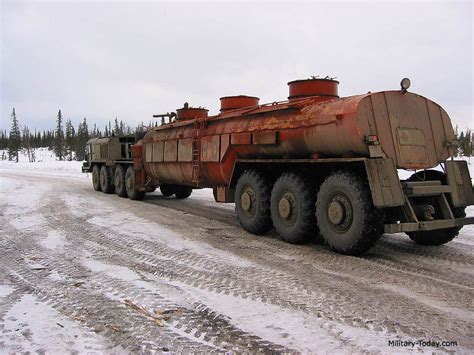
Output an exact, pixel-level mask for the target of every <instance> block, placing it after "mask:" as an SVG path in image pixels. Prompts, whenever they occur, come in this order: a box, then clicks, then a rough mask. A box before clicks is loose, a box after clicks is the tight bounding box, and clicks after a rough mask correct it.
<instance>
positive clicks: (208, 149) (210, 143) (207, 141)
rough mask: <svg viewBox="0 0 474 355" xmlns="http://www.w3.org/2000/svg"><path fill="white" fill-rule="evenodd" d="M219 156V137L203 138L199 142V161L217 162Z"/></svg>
mask: <svg viewBox="0 0 474 355" xmlns="http://www.w3.org/2000/svg"><path fill="white" fill-rule="evenodd" d="M219 154H220V136H218V135H215V136H207V137H203V138H202V141H201V161H202V162H218V161H219Z"/></svg>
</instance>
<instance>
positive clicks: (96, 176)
mask: <svg viewBox="0 0 474 355" xmlns="http://www.w3.org/2000/svg"><path fill="white" fill-rule="evenodd" d="M92 186H93V187H94V190H95V191H101V188H100V166H99V165H94V167H93V168H92Z"/></svg>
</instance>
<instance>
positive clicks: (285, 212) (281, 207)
mask: <svg viewBox="0 0 474 355" xmlns="http://www.w3.org/2000/svg"><path fill="white" fill-rule="evenodd" d="M278 213H279V214H280V216H281V217H282V218H284V219H288V217H290V215H291V203H290V201H289V200H288V198H287V197H286V196H284V197H283V198H282V199H281V200H280V202H279V203H278Z"/></svg>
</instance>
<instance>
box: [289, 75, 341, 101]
mask: <svg viewBox="0 0 474 355" xmlns="http://www.w3.org/2000/svg"><path fill="white" fill-rule="evenodd" d="M338 85H339V82H338V81H336V80H331V79H306V80H294V81H290V82H289V83H288V86H289V96H288V99H290V100H292V99H297V98H301V97H307V96H329V97H339V94H338Z"/></svg>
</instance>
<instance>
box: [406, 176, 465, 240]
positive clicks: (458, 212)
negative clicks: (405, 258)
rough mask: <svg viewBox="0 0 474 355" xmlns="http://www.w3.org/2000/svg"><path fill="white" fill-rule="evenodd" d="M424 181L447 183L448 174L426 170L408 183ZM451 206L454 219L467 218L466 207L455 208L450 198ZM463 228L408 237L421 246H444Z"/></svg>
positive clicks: (412, 234) (412, 177) (417, 233)
mask: <svg viewBox="0 0 474 355" xmlns="http://www.w3.org/2000/svg"><path fill="white" fill-rule="evenodd" d="M423 180H425V181H426V180H428V181H430V180H431V181H432V180H439V181H441V183H442V184H446V183H447V177H446V174H445V173H443V172H441V171H437V170H426V171H424V172H418V173H415V174H413V175H412V176H410V178H409V179H408V181H423ZM448 203H449V206H450V207H451V211H452V212H453V215H454V218H463V217H466V211H465V210H466V208H465V207H454V206H453V205H452V202H451V198H448ZM461 228H462V227H453V228H445V229H437V230H432V231H417V232H408V233H407V234H408V236H409V237H410V239H411V240H413V241H414V242H415V243H417V244H421V245H442V244H446V243H448V242H450V241H451V240H453V239H454V238H455V237H456V236H457V235H458V234H459V231H460V230H461Z"/></svg>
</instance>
